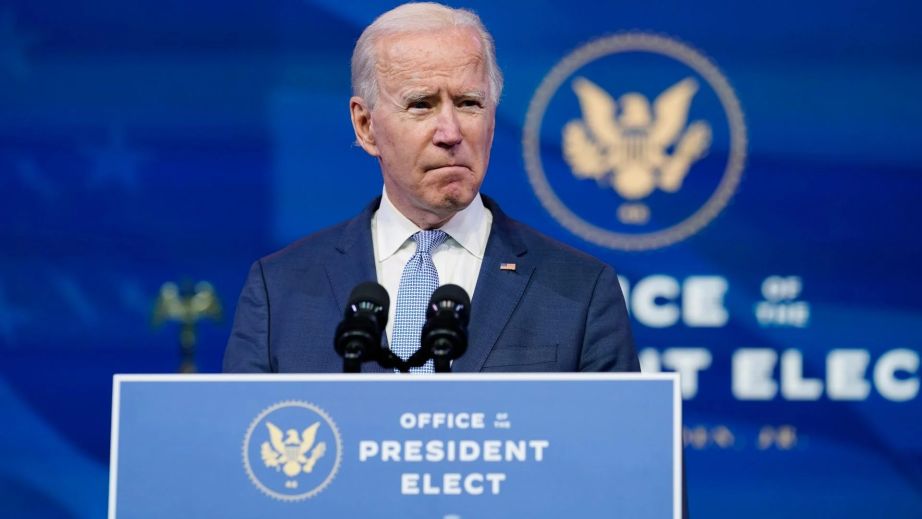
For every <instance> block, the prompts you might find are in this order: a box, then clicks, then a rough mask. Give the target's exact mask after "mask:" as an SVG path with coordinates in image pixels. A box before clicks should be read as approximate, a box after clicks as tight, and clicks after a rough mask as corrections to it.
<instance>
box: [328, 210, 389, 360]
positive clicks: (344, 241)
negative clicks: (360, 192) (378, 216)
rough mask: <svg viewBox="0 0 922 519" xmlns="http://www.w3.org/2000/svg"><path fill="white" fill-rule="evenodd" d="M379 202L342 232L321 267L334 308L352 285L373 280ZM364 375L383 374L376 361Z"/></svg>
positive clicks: (343, 303) (342, 303)
mask: <svg viewBox="0 0 922 519" xmlns="http://www.w3.org/2000/svg"><path fill="white" fill-rule="evenodd" d="M380 203H381V199H380V198H376V199H375V200H374V201H373V202H372V203H371V204H369V205H368V207H366V208H365V210H364V211H362V212H361V213H360V214H359V215H358V216H356V217H355V218H353V219H352V220H351V221H350V222H349V223H348V224H346V227H345V228H344V229H343V232H342V235H341V237H340V239H339V241H338V242H337V244H336V247H335V250H334V251H333V254H331V255H330V260H329V261H327V263H326V264H325V265H324V268H325V270H326V272H327V277H328V278H329V280H330V288H331V289H332V291H333V297H334V299H335V301H336V308H345V307H346V303H347V302H348V301H349V294H350V293H351V292H352V289H353V288H355V286H356V285H358V284H359V283H362V282H365V281H377V280H378V274H377V271H376V270H375V254H374V246H373V244H372V241H371V217H372V215H373V214H374V212H375V210H377V208H378V205H379V204H380ZM362 371H365V372H376V373H380V372H384V371H385V370H384V369H383V368H381V366H379V365H378V364H377V363H376V362H367V363H365V364H364V365H363V366H362Z"/></svg>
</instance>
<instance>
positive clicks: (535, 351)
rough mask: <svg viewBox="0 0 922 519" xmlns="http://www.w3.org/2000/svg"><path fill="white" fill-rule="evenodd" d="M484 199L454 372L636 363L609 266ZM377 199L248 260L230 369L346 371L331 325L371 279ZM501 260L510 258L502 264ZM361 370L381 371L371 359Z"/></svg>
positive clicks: (623, 367) (613, 367)
mask: <svg viewBox="0 0 922 519" xmlns="http://www.w3.org/2000/svg"><path fill="white" fill-rule="evenodd" d="M483 199H484V204H485V205H486V207H487V208H488V209H489V210H490V211H491V212H492V213H493V226H492V229H491V230H490V237H489V240H488V241H487V248H486V252H485V254H484V258H483V264H482V266H481V269H480V275H479V277H478V279H477V287H476V289H475V290H474V299H473V301H472V302H471V320H470V325H469V329H468V335H469V338H468V350H467V353H465V354H464V356H463V357H461V358H459V359H457V360H455V361H454V362H453V364H452V371H455V372H463V371H466V372H472V371H639V369H640V366H639V363H638V360H637V354H636V352H635V350H634V343H633V339H632V337H631V331H630V328H629V326H628V315H627V311H626V309H625V304H624V297H623V296H622V294H621V288H620V286H619V285H618V279H617V277H616V276H615V272H614V270H612V268H611V267H609V266H608V265H606V264H604V263H602V262H601V261H599V260H597V259H595V258H593V257H591V256H588V255H586V254H584V253H582V252H579V251H577V250H575V249H573V248H570V247H567V246H566V245H563V244H560V243H558V242H555V241H553V240H551V239H549V238H547V237H545V236H543V235H541V234H540V233H538V232H537V231H535V230H533V229H531V228H530V227H527V226H525V225H523V224H521V223H519V222H517V221H515V220H512V219H510V218H508V217H506V216H505V215H504V214H503V213H502V211H500V209H499V207H497V205H496V204H495V203H494V202H493V201H491V200H490V199H488V198H487V197H483ZM379 203H380V199H378V200H375V201H374V202H372V204H371V205H369V206H368V207H367V208H366V209H365V210H364V211H363V212H362V213H361V214H359V215H358V216H357V217H355V218H353V219H352V220H349V221H347V222H344V223H342V224H339V225H336V226H334V227H331V228H329V229H326V230H323V231H320V232H318V233H317V234H314V235H312V236H309V237H307V238H304V239H301V240H299V241H297V242H295V243H293V244H292V245H290V246H288V247H287V248H285V249H283V250H281V251H279V252H276V253H275V254H271V255H269V256H266V257H265V258H262V259H260V260H258V261H256V262H255V263H254V264H253V266H252V268H251V269H250V274H249V277H248V278H247V281H246V285H245V286H244V288H243V291H242V293H241V295H240V300H239V302H238V304H237V314H236V317H235V319H234V328H233V331H232V333H231V337H230V339H229V341H228V344H227V350H226V352H225V356H224V371H225V372H236V373H240V372H244V373H247V372H281V373H292V372H296V373H311V372H314V373H317V372H340V371H342V359H341V358H340V357H339V356H338V355H337V354H336V352H335V351H334V350H333V334H334V331H335V328H336V325H337V324H338V323H339V321H340V320H341V319H342V316H343V309H344V308H345V305H346V302H347V300H348V297H349V294H350V292H351V291H352V289H353V288H354V287H355V286H356V285H358V284H359V283H361V282H363V281H375V280H376V279H377V275H376V272H375V259H374V252H373V245H372V240H371V217H372V215H373V214H374V211H375V210H376V209H377V207H378V204H379ZM503 263H514V264H515V266H516V268H515V270H500V265H501V264H503ZM395 300H396V294H391V301H395ZM363 371H368V372H380V371H384V370H383V369H382V368H381V367H379V366H378V365H377V364H376V363H366V364H365V365H364V366H363Z"/></svg>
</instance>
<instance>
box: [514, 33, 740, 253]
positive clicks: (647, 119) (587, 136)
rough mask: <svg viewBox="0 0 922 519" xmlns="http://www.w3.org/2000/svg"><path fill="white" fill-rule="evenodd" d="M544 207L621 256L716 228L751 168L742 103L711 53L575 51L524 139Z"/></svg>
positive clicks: (665, 47)
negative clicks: (747, 161)
mask: <svg viewBox="0 0 922 519" xmlns="http://www.w3.org/2000/svg"><path fill="white" fill-rule="evenodd" d="M522 145H523V152H524V158H525V168H526V170H527V172H528V178H529V182H530V183H531V186H532V188H533V189H534V191H535V194H536V195H537V196H538V199H539V200H540V201H541V204H542V205H543V206H544V208H545V209H546V210H547V211H548V212H549V213H550V214H551V215H552V216H553V217H554V218H555V219H556V220H557V221H558V222H559V223H560V224H561V225H562V226H564V227H565V228H566V229H568V230H569V231H570V232H572V233H574V234H576V235H577V236H579V237H580V238H582V239H584V240H586V241H588V242H591V243H594V244H598V245H602V246H605V247H609V248H612V249H619V250H626V251H638V250H649V249H656V248H660V247H665V246H667V245H671V244H673V243H676V242H679V241H681V240H684V239H686V238H688V237H689V236H692V235H693V234H695V233H696V232H698V231H699V230H701V229H702V228H703V227H705V226H706V225H708V223H710V222H711V221H712V220H713V219H714V218H715V217H716V216H717V215H718V214H719V213H720V212H721V211H722V210H723V209H724V207H726V205H727V203H728V202H729V201H730V199H731V197H732V196H733V194H734V192H735V191H736V189H737V186H738V185H739V183H740V179H741V177H742V173H743V166H744V163H745V159H746V145H747V137H746V125H745V122H744V118H743V112H742V110H741V108H740V103H739V100H738V99H737V98H736V95H735V94H734V92H733V89H732V88H731V87H730V84H729V82H728V81H727V79H726V78H725V77H724V76H723V74H721V72H720V70H718V68H717V67H716V66H715V65H714V64H713V63H712V62H711V61H710V60H709V59H708V58H706V57H705V56H704V55H702V54H701V53H700V52H698V51H696V50H695V49H692V48H691V47H689V46H688V45H685V44H683V43H680V42H678V41H676V40H673V39H671V38H667V37H664V36H659V35H653V34H647V33H636V32H632V33H626V34H617V35H613V36H607V37H603V38H599V39H597V40H594V41H592V42H590V43H588V44H586V45H584V46H582V47H580V48H578V49H576V50H575V51H573V52H572V53H570V54H569V55H568V56H566V57H565V58H564V59H563V60H561V61H560V63H558V64H557V65H556V66H555V67H554V68H553V69H552V70H551V71H550V73H549V74H548V75H547V76H546V77H545V78H544V81H543V82H542V83H541V85H540V86H539V87H538V90H537V91H536V92H535V95H534V97H533V98H532V100H531V103H530V105H529V109H528V115H527V116H526V119H525V128H524V133H523V138H522Z"/></svg>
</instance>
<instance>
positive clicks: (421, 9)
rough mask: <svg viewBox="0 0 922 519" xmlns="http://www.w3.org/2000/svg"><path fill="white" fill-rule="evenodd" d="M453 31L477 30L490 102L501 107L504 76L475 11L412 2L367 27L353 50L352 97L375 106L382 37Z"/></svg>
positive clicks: (431, 3)
mask: <svg viewBox="0 0 922 519" xmlns="http://www.w3.org/2000/svg"><path fill="white" fill-rule="evenodd" d="M450 28H470V29H474V30H475V31H477V35H478V36H479V39H480V47H481V49H482V50H483V58H484V61H485V62H486V66H487V75H488V79H489V82H490V91H489V92H488V96H489V100H490V101H491V102H493V104H494V105H496V104H498V103H499V96H500V94H501V93H502V91H503V73H502V72H501V71H500V70H499V65H497V64H496V49H495V46H494V44H493V37H492V36H491V35H490V33H489V32H487V29H486V27H484V26H483V22H481V21H480V17H479V16H477V14H476V13H474V12H473V11H469V10H467V9H453V8H451V7H446V6H444V5H441V4H436V3H434V2H420V3H409V4H403V5H401V6H398V7H395V8H394V9H391V10H390V11H388V12H386V13H384V14H382V15H381V16H379V17H378V18H377V19H376V20H375V21H374V22H372V24H371V25H369V26H368V27H366V28H365V30H364V31H363V32H362V35H361V36H359V39H358V41H357V42H356V43H355V49H354V50H353V51H352V95H355V96H358V97H361V98H363V99H364V100H365V102H367V103H368V106H369V108H371V107H374V105H375V102H376V101H377V99H378V80H377V75H376V74H375V63H376V61H377V53H376V49H375V46H376V44H377V42H378V41H380V40H381V38H383V37H385V36H388V35H392V34H401V33H410V32H420V31H438V30H443V29H450Z"/></svg>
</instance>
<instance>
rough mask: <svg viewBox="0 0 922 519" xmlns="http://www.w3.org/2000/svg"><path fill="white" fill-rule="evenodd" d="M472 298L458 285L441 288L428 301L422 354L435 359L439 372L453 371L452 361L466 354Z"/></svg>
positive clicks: (421, 347) (434, 362)
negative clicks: (424, 353)
mask: <svg viewBox="0 0 922 519" xmlns="http://www.w3.org/2000/svg"><path fill="white" fill-rule="evenodd" d="M470 319H471V298H470V297H469V296H468V295H467V292H465V291H464V289H463V288H461V287H459V286H458V285H443V286H440V287H439V288H438V289H437V290H436V291H435V292H433V293H432V297H431V298H430V299H429V308H428V309H426V324H425V325H424V326H423V333H422V336H421V337H420V348H419V349H420V351H424V352H426V356H427V357H428V358H431V359H432V360H433V364H434V365H435V366H434V367H435V371H436V373H447V372H450V371H451V361H452V360H454V359H457V358H458V357H460V356H461V355H464V352H466V351H467V324H468V322H469V321H470Z"/></svg>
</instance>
